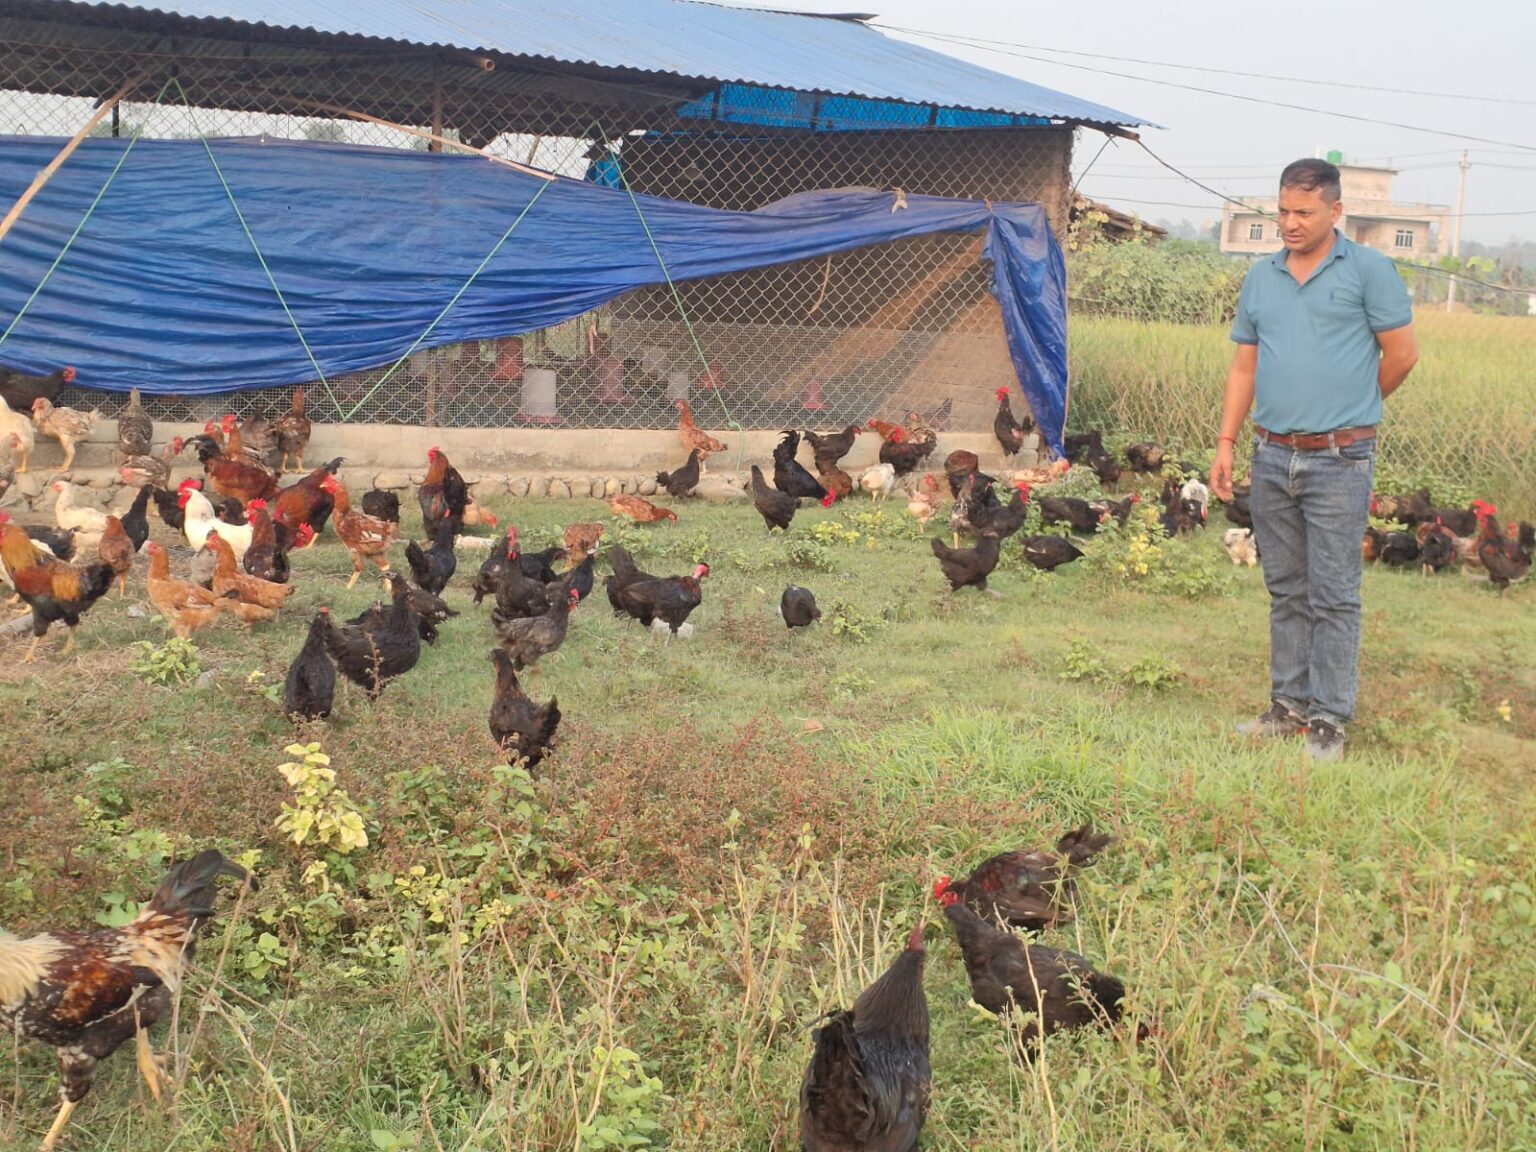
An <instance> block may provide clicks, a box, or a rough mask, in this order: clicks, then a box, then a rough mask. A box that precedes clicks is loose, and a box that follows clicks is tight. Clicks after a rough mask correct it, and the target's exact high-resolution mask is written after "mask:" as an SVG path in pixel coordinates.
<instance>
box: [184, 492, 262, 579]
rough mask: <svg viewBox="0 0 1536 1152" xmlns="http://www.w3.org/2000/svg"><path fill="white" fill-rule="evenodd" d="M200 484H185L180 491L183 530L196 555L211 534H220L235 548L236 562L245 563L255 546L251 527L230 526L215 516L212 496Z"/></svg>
mask: <svg viewBox="0 0 1536 1152" xmlns="http://www.w3.org/2000/svg"><path fill="white" fill-rule="evenodd" d="M197 483H198V482H197V481H196V480H187V481H183V483H182V485H181V487H180V489H178V492H179V496H178V499H179V501H180V503H181V511H182V515H183V519H182V531H183V532H185V533H186V535H187V543H188V544H189V545H191V547H192V550H193V551H194V552H195V551H197V550H198V549H200V548H203V547H204V546H205V545H206V544H207V541H208V533H209V532H210V531H212V532H217V533H218V534H219V535H220V536H222V537H223V538H224V539H225V540H227V541H228V542H229V546H230V547H231V548H233V549H234V551H235V559H236V560H237V561H238V560H244V559H245V553H246V549H248V548H249V547H250V546H251V525H250V524H238V525H237V524H226V523H224V521H222V520H220V519H219V518H218V516H216V515H215V514H214V511H213V505H212V504H210V503H209V502H208V497H206V496H204V495H203V494H202V492H200V491H199V490H198V489H197V488H196V487H195V485H196V484H197Z"/></svg>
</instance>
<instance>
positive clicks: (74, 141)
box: [0, 74, 144, 240]
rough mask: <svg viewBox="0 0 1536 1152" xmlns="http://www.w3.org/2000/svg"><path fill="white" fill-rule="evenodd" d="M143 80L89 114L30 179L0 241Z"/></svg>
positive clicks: (0, 225) (1, 226)
mask: <svg viewBox="0 0 1536 1152" xmlns="http://www.w3.org/2000/svg"><path fill="white" fill-rule="evenodd" d="M143 78H144V77H143V75H142V74H140V75H138V76H135V77H134V78H133V79H132V80H130V81H128V83H126V84H124V85H123V86H122V87H121V88H119V89H118V90H117V91H116V92H114V93H113V94H112V95H111V97H109V98H108V99H107V101H106V103H104V104H103V105H102V106H101V107H100V108H98V109H96V111H95V112H93V113H92V114H91V118H90V119H89V120H87V121H86V122H85V123H84V124H82V125H81V126H80V130H79V131H78V132H76V133H75V134H74V135H73V136H71V137H70V138H69V142H68V143H66V144H65V145H64V147H62V148H60V149H59V154H58V155H57V156H55V157H54V158H53V159H52V160H51V161H50V162H49V164H48V167H46V168H44V169H43V170H42V171H41V172H39V173H38V174H37V175H36V176H34V177H33V178H32V183H31V185H30V186H29V187H28V188H27V190H26V191H25V192H23V193H22V194H21V195H20V196H19V197H18V198H17V200H16V203H15V204H12V205H11V210H10V211H9V212H7V213H6V214H5V219H4V220H0V240H4V239H5V237H6V234H7V233H9V232H10V230H11V229H12V228H13V227H14V226H15V224H16V221H17V220H19V219H21V214H22V213H23V212H25V211H26V210H27V205H28V204H30V203H32V200H33V198H34V197H35V196H36V195H37V194H38V193H39V192H41V191H42V190H43V185H45V184H47V183H48V181H49V180H51V179H52V178H53V174H54V173H55V172H57V171H58V170H59V169H60V168H61V167H63V165H64V161H66V160H68V159H69V158H70V157H71V156H73V155H74V152H75V149H76V148H78V147H80V142H81V141H82V140H84V139H85V138H86V137H87V136H89V135H90V134H91V129H92V128H94V127H96V125H98V124H100V123H101V122H102V121H103V120H104V119H106V117H107V114H108V113H109V112H111V111H112V110H113V109H115V108H116V107H117V105H118V102H119V101H120V100H122V99H123V97H125V96H127V95H128V93H130V92H132V91H133V90H134V89H135V88H137V87H138V86H139V82H140V81H141V80H142V79H143Z"/></svg>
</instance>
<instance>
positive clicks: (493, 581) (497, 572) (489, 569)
mask: <svg viewBox="0 0 1536 1152" xmlns="http://www.w3.org/2000/svg"><path fill="white" fill-rule="evenodd" d="M512 533H513V529H512V527H511V526H510V525H509V526H508V528H507V535H508V537H509V538H510V537H511V536H512ZM506 567H507V550H506V549H505V548H492V549H491V551H490V555H488V556H487V557H486V558H485V559H484V561H482V562H481V564H480V570H479V571H478V572H476V573H475V585H474V587H475V603H476V604H479V603H480V602H481V601H482V600H484V599H485V598H486V597H487V596H494V595H496V589H497V588H499V587H500V586H501V574H502V573H503V572H504V571H505V570H506Z"/></svg>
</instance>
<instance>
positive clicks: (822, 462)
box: [805, 424, 864, 472]
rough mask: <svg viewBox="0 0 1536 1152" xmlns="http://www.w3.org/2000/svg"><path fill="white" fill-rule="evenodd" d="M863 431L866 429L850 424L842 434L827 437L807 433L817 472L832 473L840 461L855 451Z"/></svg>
mask: <svg viewBox="0 0 1536 1152" xmlns="http://www.w3.org/2000/svg"><path fill="white" fill-rule="evenodd" d="M862 431H864V429H862V428H860V427H859V426H858V425H857V424H850V425H848V427H846V428H844V429H843V430H842V431H841V432H828V433H826V434H825V435H818V434H817V433H815V432H810V431H807V432H806V434H805V442H806V443H807V444H809V445H810V446H811V458H812V459H813V460H814V461H815V462H816V471H817V472H830V471H832V470H833V469H834V468H836V467H837V463H838V461H839V460H841V459H842V458H843V457H844V456H846V455H848V453H849V452H852V451H853V446H854V443H855V442H856V441H857V440H858V438H859V433H860V432H862Z"/></svg>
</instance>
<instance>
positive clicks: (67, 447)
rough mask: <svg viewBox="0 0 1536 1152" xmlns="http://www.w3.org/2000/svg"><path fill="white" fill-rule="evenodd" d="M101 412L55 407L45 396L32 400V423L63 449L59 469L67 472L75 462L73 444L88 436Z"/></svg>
mask: <svg viewBox="0 0 1536 1152" xmlns="http://www.w3.org/2000/svg"><path fill="white" fill-rule="evenodd" d="M100 418H101V413H100V412H96V411H92V412H80V411H77V410H76V409H74V408H57V407H55V406H54V403H53V401H52V400H49V399H48V398H47V397H46V396H39V397H38V398H37V399H36V400H34V401H32V423H34V424H36V425H37V430H38V431H39V432H41V433H42V434H43V435H44V436H51V437H53V439H55V440H57V441H58V442H59V445H60V447H62V448H63V449H64V462H63V463H62V464H60V465H59V471H61V472H68V471H69V470H70V468H71V467H72V466H73V465H74V463H75V445H76V444H78V443H79V442H80V441H81V440H87V439H89V438H90V435H91V429H93V428H95V427H96V421H97V420H99V419H100Z"/></svg>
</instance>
